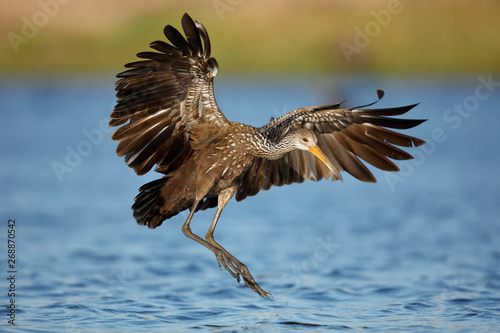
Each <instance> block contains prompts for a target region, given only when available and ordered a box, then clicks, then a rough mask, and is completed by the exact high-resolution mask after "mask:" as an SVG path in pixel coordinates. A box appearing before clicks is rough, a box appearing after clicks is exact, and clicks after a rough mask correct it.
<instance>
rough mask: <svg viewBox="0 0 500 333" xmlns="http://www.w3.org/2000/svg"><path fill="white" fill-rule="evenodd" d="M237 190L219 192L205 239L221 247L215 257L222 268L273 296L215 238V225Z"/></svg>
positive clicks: (262, 293) (229, 189) (258, 290)
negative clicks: (215, 209) (215, 208)
mask: <svg viewBox="0 0 500 333" xmlns="http://www.w3.org/2000/svg"><path fill="white" fill-rule="evenodd" d="M235 191H236V187H231V188H228V189H225V190H223V191H221V192H220V193H219V198H218V203H217V211H216V212H215V216H214V219H213V220H212V224H211V225H210V228H209V229H208V231H207V234H206V236H205V239H206V241H207V242H208V243H209V244H210V245H212V246H215V247H216V248H218V249H219V251H214V253H215V257H216V258H217V262H218V263H219V268H220V269H222V266H224V268H225V269H226V270H227V271H228V272H229V273H230V274H231V275H232V276H233V277H234V278H236V279H237V280H238V282H240V276H242V277H243V281H245V284H246V285H247V286H248V287H249V288H250V289H252V290H253V291H255V292H256V293H257V294H259V295H260V296H262V297H269V296H272V295H271V294H270V293H268V292H266V291H265V290H263V289H262V288H261V287H260V286H259V285H258V284H257V282H255V279H254V278H253V276H252V274H250V271H249V270H248V268H247V266H246V265H244V264H243V263H242V262H240V261H239V260H238V259H236V258H235V257H234V256H233V255H232V254H231V253H229V252H228V251H227V250H226V249H225V248H224V247H222V245H220V244H219V243H217V242H216V241H215V239H214V231H215V227H216V226H217V221H218V220H219V217H220V214H221V213H222V210H223V209H224V207H225V206H226V205H227V203H228V202H229V200H231V197H232V196H233V194H234V192H235ZM221 264H222V266H221Z"/></svg>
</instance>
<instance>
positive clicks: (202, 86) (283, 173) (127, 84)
mask: <svg viewBox="0 0 500 333" xmlns="http://www.w3.org/2000/svg"><path fill="white" fill-rule="evenodd" d="M182 28H183V30H184V34H185V37H184V36H182V34H181V33H180V32H179V31H178V30H176V29H175V28H173V27H172V26H170V25H167V26H166V27H165V29H164V33H165V36H166V37H167V39H168V40H169V41H170V44H169V43H167V42H165V41H155V42H152V43H151V44H150V47H151V48H152V49H153V50H154V51H148V52H141V53H138V54H137V57H139V58H141V59H143V60H140V61H136V62H131V63H128V64H126V65H125V67H126V68H128V70H126V71H124V72H122V73H119V74H118V75H117V78H118V79H119V80H118V81H117V82H116V91H117V93H116V97H117V99H118V100H117V103H116V106H115V108H114V110H113V112H112V113H111V120H110V122H109V125H110V126H112V127H118V129H116V131H115V132H114V133H113V135H112V139H113V140H116V141H118V147H117V149H116V153H117V155H118V156H125V162H126V163H127V165H128V166H129V167H131V168H133V169H134V171H135V172H136V173H137V174H138V175H143V174H145V173H147V172H148V171H150V170H151V168H152V167H153V166H155V165H156V168H155V171H156V172H159V173H161V174H163V175H164V176H163V177H162V178H160V179H157V180H154V181H152V182H149V183H147V184H145V185H143V186H142V187H141V188H140V189H139V194H138V195H137V196H136V198H135V203H134V204H133V206H132V209H133V215H134V217H135V219H136V220H137V223H139V224H140V225H146V226H148V227H149V228H156V227H158V226H160V225H161V224H162V222H163V221H165V220H166V219H169V218H171V217H172V216H174V215H176V214H178V213H179V212H182V211H184V210H189V215H188V217H187V219H186V221H185V223H184V225H183V226H182V232H183V233H184V234H185V235H186V236H187V237H189V238H191V239H193V240H195V241H196V242H198V243H200V244H201V245H203V246H205V247H206V248H208V249H209V250H210V251H212V252H213V253H214V254H215V257H216V258H217V262H218V264H219V268H220V269H222V268H224V269H226V270H227V271H228V272H229V273H230V274H231V275H232V276H233V277H234V278H236V279H237V280H238V282H239V281H240V277H241V278H243V281H244V282H245V284H246V285H247V286H248V287H250V288H251V289H252V290H253V291H255V292H256V293H257V294H259V295H260V296H263V297H268V296H271V294H269V293H268V292H266V291H264V290H263V289H262V288H261V287H260V286H259V285H258V284H257V282H256V281H255V279H254V278H253V276H252V274H250V271H249V270H248V268H247V266H245V265H244V264H243V263H241V262H240V261H239V260H238V259H236V258H235V257H234V256H233V255H232V254H231V253H229V252H228V251H227V250H226V249H225V248H224V247H222V245H220V244H219V243H218V242H217V241H216V240H215V239H214V230H215V227H216V225H217V221H218V220H219V216H220V214H221V212H222V210H223V209H224V207H225V206H226V205H227V203H228V202H229V201H230V200H231V198H232V197H233V196H235V198H236V201H241V200H243V199H245V198H246V197H248V196H253V195H256V194H257V193H258V192H259V191H260V190H268V189H269V188H270V187H271V186H273V185H274V186H282V185H285V184H292V183H301V182H303V181H305V180H314V181H319V180H321V179H323V178H325V179H331V180H332V181H335V180H342V175H341V172H342V171H346V172H348V173H349V174H351V175H352V176H354V177H355V178H357V179H359V180H361V181H364V182H375V181H376V179H375V177H374V176H373V174H372V173H371V172H370V171H369V170H368V168H367V167H366V166H365V165H364V164H363V162H361V160H360V159H359V158H361V159H362V160H364V161H365V162H367V163H369V164H371V165H373V166H374V167H376V168H379V169H382V170H386V171H398V170H399V169H398V167H397V166H396V165H395V164H394V163H393V162H392V161H391V159H393V160H407V159H411V158H413V157H412V156H411V155H410V154H408V153H407V152H405V151H404V150H402V149H400V148H397V147H396V146H400V147H412V146H420V145H422V144H424V143H425V141H423V140H420V139H418V138H415V137H411V136H408V135H404V134H401V133H398V132H396V131H393V130H391V129H408V128H412V127H414V126H417V125H419V124H420V123H422V122H423V121H424V120H416V119H400V118H393V117H392V116H398V115H402V114H404V113H406V112H407V111H409V110H410V109H412V108H413V107H414V106H415V105H408V106H402V107H395V108H384V109H371V108H367V107H369V106H371V105H373V104H375V103H376V102H374V103H370V104H367V105H363V106H360V107H354V108H342V107H341V104H342V103H336V104H332V105H323V106H312V107H305V108H299V109H296V110H293V111H291V112H289V113H288V114H285V115H284V116H282V117H279V118H276V119H274V118H272V119H271V121H270V122H269V123H268V124H266V125H264V126H262V127H254V126H249V125H245V124H242V123H238V122H232V121H229V120H228V119H227V118H226V117H225V116H224V114H223V113H222V112H221V111H220V109H219V107H218V106H217V103H216V101H215V97H214V90H213V79H214V77H215V76H216V75H217V72H218V70H219V66H218V64H217V61H216V60H215V59H214V58H212V57H211V46H210V39H209V37H208V34H207V31H206V29H205V27H204V26H203V25H202V24H201V23H200V22H199V21H198V20H196V21H193V20H192V19H191V17H190V16H189V15H188V14H184V16H183V17H182ZM377 93H378V100H380V99H381V98H382V96H383V91H381V90H378V91H377ZM212 207H217V210H216V212H215V216H214V218H213V221H212V223H211V225H210V227H209V229H208V231H207V233H206V235H205V238H202V237H200V236H198V235H196V234H194V233H193V232H192V231H191V228H190V223H191V219H192V217H193V214H194V213H195V212H197V211H198V210H204V209H207V208H212Z"/></svg>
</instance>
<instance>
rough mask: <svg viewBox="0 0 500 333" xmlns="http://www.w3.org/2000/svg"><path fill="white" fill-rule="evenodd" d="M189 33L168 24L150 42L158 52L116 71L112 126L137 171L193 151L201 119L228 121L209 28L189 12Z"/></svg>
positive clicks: (166, 168) (167, 165)
mask: <svg viewBox="0 0 500 333" xmlns="http://www.w3.org/2000/svg"><path fill="white" fill-rule="evenodd" d="M182 27H183V30H184V34H185V36H186V37H183V36H182V34H181V33H180V32H179V31H178V30H177V29H175V28H174V27H172V26H170V25H168V26H166V27H165V29H164V34H165V36H166V37H167V39H168V40H169V42H170V44H169V43H167V42H165V41H154V42H152V43H151V44H150V47H151V49H153V51H146V52H140V53H138V54H137V57H139V58H141V59H144V60H139V61H134V62H130V63H128V64H126V65H125V68H127V70H126V71H124V72H121V73H119V74H118V75H117V77H118V78H119V80H118V81H117V83H116V92H117V93H116V97H117V98H118V100H117V103H116V106H115V108H114V110H113V112H112V113H111V121H110V122H109V125H110V126H120V125H121V127H119V128H118V129H117V130H116V131H115V132H114V133H113V135H112V138H113V140H116V141H118V142H119V143H118V147H117V154H118V156H125V161H126V162H127V164H128V165H129V166H130V167H132V168H133V169H134V170H135V172H136V173H137V174H144V173H146V172H148V171H149V170H150V169H151V168H152V167H153V166H154V165H155V164H156V165H157V169H156V170H157V171H159V172H162V173H166V174H167V173H169V172H172V171H173V170H176V168H178V167H180V166H181V165H182V163H184V162H185V161H186V159H187V158H189V156H190V155H191V154H192V149H191V147H190V144H189V138H190V136H191V129H192V128H194V127H196V125H197V124H198V123H200V122H203V123H209V124H211V125H213V126H216V127H221V126H224V125H227V124H228V123H229V122H228V121H227V119H226V118H225V117H224V115H223V114H222V113H221V112H220V110H219V108H218V106H217V103H216V102H215V98H214V95H213V78H214V77H215V75H216V74H217V71H218V65H217V62H216V61H215V59H214V58H210V39H209V37H208V34H207V31H206V29H205V27H203V25H202V24H201V23H199V22H198V21H197V22H196V23H195V22H194V21H193V20H192V19H191V18H190V17H189V15H187V14H184V16H183V17H182Z"/></svg>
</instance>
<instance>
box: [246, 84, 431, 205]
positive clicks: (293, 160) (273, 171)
mask: <svg viewBox="0 0 500 333" xmlns="http://www.w3.org/2000/svg"><path fill="white" fill-rule="evenodd" d="M378 95H379V100H380V99H381V98H382V97H383V95H384V92H383V91H381V90H379V91H378ZM377 102H378V101H377ZM374 103H376V102H374ZM374 103H370V104H367V105H363V106H360V107H355V108H349V109H340V104H341V103H338V104H334V105H325V106H314V107H309V108H300V109H297V110H294V111H292V112H290V113H288V114H286V115H284V116H282V117H280V118H278V119H274V120H273V121H271V122H270V123H269V124H267V125H265V126H263V127H261V128H260V131H261V133H262V134H263V135H264V136H265V137H267V138H268V139H269V140H271V141H273V142H279V141H280V140H281V139H283V138H284V137H285V136H286V135H287V134H288V133H290V132H291V131H293V130H296V129H299V128H307V129H309V130H311V131H313V132H314V133H315V135H316V137H317V138H318V146H319V147H320V148H321V150H322V151H323V152H324V153H325V155H326V156H327V157H328V159H329V160H330V161H331V162H332V164H333V165H334V166H335V170H334V171H331V170H329V169H328V168H327V167H326V166H325V165H324V164H323V163H321V162H320V161H319V160H317V159H316V158H315V157H314V156H313V155H312V154H311V153H309V152H307V151H302V150H297V151H292V152H290V153H288V154H286V155H285V156H283V157H282V158H280V159H278V160H274V161H271V160H265V159H258V160H257V161H256V163H254V164H253V165H252V166H251V167H250V168H249V169H248V170H247V172H246V173H245V174H244V175H243V177H242V180H241V183H240V186H239V187H238V190H237V192H236V200H243V199H244V198H246V197H247V196H251V195H255V194H257V193H258V192H259V191H260V190H268V189H269V188H270V187H271V186H272V185H276V186H282V185H285V184H292V183H301V182H303V181H304V180H307V179H310V180H314V181H318V180H321V179H322V178H323V177H324V178H327V179H328V178H330V177H332V181H334V180H338V179H340V180H342V176H341V175H340V172H341V171H347V172H348V173H350V174H351V175H352V176H354V177H355V178H357V179H359V180H362V181H365V182H376V179H375V177H374V176H373V174H372V173H371V172H370V170H368V168H367V167H366V166H365V165H364V164H363V162H361V161H360V159H359V157H360V158H361V159H363V160H364V161H366V162H368V163H369V164H371V165H373V166H375V167H377V168H379V169H382V170H386V171H398V170H399V168H398V167H397V166H396V165H395V164H394V163H393V162H392V161H391V160H390V159H394V160H407V159H412V158H413V156H411V155H410V154H408V153H407V152H405V151H403V150H401V149H399V148H397V147H396V146H401V147H412V146H420V145H422V144H424V143H425V141H423V140H420V139H418V138H414V137H411V136H408V135H404V134H401V133H398V132H395V131H392V130H390V129H388V128H392V129H408V128H412V127H414V126H417V125H419V124H421V123H422V122H424V121H425V120H416V119H398V118H391V117H389V116H398V115H402V114H404V113H406V112H408V111H409V110H411V109H412V108H413V107H415V106H416V104H415V105H408V106H402V107H396V108H387V109H362V108H365V107H368V106H371V105H373V104H374Z"/></svg>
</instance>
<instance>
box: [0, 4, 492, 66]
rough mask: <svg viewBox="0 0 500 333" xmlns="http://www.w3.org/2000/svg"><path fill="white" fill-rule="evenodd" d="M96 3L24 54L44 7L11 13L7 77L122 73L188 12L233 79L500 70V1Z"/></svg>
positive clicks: (72, 14) (38, 37) (53, 26)
mask: <svg viewBox="0 0 500 333" xmlns="http://www.w3.org/2000/svg"><path fill="white" fill-rule="evenodd" d="M3 1H5V0H3ZM44 1H58V0H44ZM87 1H89V2H95V4H96V5H95V6H88V12H86V9H85V8H86V7H78V8H75V6H77V5H76V4H75V3H76V2H75V3H74V2H69V3H67V4H64V5H60V8H58V10H57V14H56V15H54V16H53V17H49V18H48V21H47V23H46V24H45V25H43V26H40V27H39V29H38V32H37V33H36V34H35V36H33V37H32V38H26V41H27V42H26V43H20V44H18V45H17V48H18V52H15V51H14V49H15V47H13V45H12V42H11V41H9V38H11V39H12V36H14V35H12V33H14V34H17V36H21V37H23V24H25V22H26V21H23V20H22V18H23V17H24V18H25V19H27V20H28V21H30V20H31V21H33V18H34V15H36V14H37V13H38V12H40V11H42V10H43V9H42V8H41V7H40V4H39V3H36V2H34V4H33V6H31V7H30V6H26V8H23V10H19V11H16V12H15V13H12V12H10V13H9V14H7V13H6V12H5V11H2V13H3V14H0V19H2V22H3V23H1V24H0V27H1V29H2V31H3V33H2V34H3V35H4V36H5V38H4V39H3V42H2V43H0V52H1V54H2V56H1V58H0V72H1V73H4V74H13V73H14V74H15V73H22V74H30V73H68V72H69V73H91V74H94V73H95V74H99V73H101V72H113V73H114V72H117V71H121V70H122V69H123V64H124V63H126V62H130V61H134V60H135V54H136V53H137V52H140V51H145V50H147V49H148V45H149V43H150V42H152V41H154V40H157V39H164V36H163V33H162V32H163V27H164V26H165V25H166V24H171V25H173V26H174V27H176V28H179V29H180V26H181V24H180V19H181V16H182V14H183V13H184V12H188V13H189V14H190V15H191V16H192V17H193V18H194V19H199V20H200V21H201V22H203V24H204V25H205V27H206V28H207V30H208V32H209V34H210V37H211V41H212V55H213V56H214V57H216V58H217V60H218V62H219V65H220V67H221V71H224V72H225V73H230V72H267V73H271V74H273V73H285V72H292V73H296V72H306V71H307V72H325V71H332V72H364V73H366V72H371V73H379V72H380V73H403V74H455V73H475V72H499V71H500V37H499V33H500V1H497V0H479V1H451V0H450V1H445V0H441V1H425V0H421V1H410V0H400V1H397V0H387V1H351V2H348V1H339V0H337V1H334V0H331V1H328V0H313V1H299V0H294V1H284V0H282V1H277V2H270V1H267V2H266V1H261V0H258V1H250V0H246V1H245V0H214V1H204V2H202V1H194V0H191V1H189V0H184V1H180V0H179V1H178V0H176V1H162V2H161V1H153V2H152V3H154V6H151V8H149V7H147V6H148V5H147V4H145V2H139V1H137V2H132V1H122V2H119V1H118V2H116V6H117V7H113V6H111V5H108V6H106V8H103V9H102V10H96V8H99V6H98V3H99V2H96V1H93V0H87ZM96 6H97V7H96ZM120 6H123V8H120ZM127 6H128V7H127ZM82 8H83V9H82ZM113 8H115V9H118V8H120V11H118V13H117V10H115V11H113ZM127 9H128V10H127ZM391 10H392V13H391ZM7 15H10V16H8V17H7ZM16 15H17V16H16ZM39 15H42V14H39ZM384 15H385V16H384ZM388 15H389V16H388ZM377 16H378V17H382V18H383V20H381V19H379V21H377V19H376V17H377ZM7 18H8V19H7ZM360 31H361V33H360ZM9 33H10V34H9ZM360 34H365V36H360ZM23 38H24V37H23ZM341 45H343V47H344V52H343V51H342V48H341ZM354 49H355V50H356V52H354V51H353V50H354ZM346 50H350V51H351V52H352V53H351V54H349V55H348V56H346V54H345V52H346Z"/></svg>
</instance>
